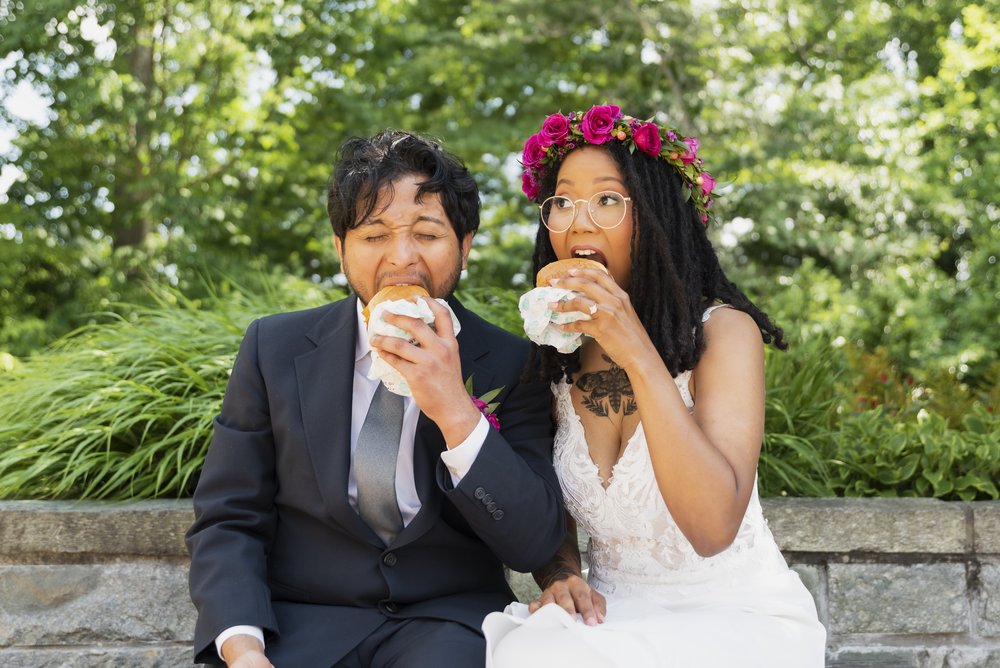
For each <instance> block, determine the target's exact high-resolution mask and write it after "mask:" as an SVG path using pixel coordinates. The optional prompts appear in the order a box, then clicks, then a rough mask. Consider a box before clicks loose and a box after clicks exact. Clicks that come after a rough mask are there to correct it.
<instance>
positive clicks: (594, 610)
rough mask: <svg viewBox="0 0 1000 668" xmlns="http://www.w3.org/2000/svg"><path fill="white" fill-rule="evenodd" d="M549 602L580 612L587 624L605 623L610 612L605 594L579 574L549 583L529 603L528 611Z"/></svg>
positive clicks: (568, 610)
mask: <svg viewBox="0 0 1000 668" xmlns="http://www.w3.org/2000/svg"><path fill="white" fill-rule="evenodd" d="M547 603H555V604H557V605H558V606H559V607H561V608H562V609H563V610H565V611H566V612H568V613H569V614H570V615H576V614H579V615H580V616H581V617H583V621H584V623H586V624H587V626H596V625H597V624H603V623H604V615H605V614H607V612H608V604H607V601H605V600H604V596H603V595H601V594H600V593H598V592H596V591H594V590H593V589H591V588H590V585H589V584H587V581H586V580H584V579H583V578H581V577H580V576H579V575H570V576H569V577H567V578H564V579H562V580H556V581H555V582H552V583H551V584H549V586H548V587H546V588H545V591H543V592H542V594H541V595H540V596H539V597H538V598H536V599H535V600H534V601H532V602H531V603H529V604H528V611H529V612H535V611H536V610H538V609H539V608H541V607H542V606H543V605H545V604H547Z"/></svg>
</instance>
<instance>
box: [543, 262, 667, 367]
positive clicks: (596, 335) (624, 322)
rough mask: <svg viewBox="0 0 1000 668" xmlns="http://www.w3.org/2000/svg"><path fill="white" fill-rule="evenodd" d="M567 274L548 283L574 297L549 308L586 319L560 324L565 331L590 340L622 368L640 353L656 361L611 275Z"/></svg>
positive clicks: (593, 271)
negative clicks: (574, 294) (587, 317)
mask: <svg viewBox="0 0 1000 668" xmlns="http://www.w3.org/2000/svg"><path fill="white" fill-rule="evenodd" d="M569 274H570V275H569V276H564V277H561V278H558V279H554V280H552V281H550V284H551V285H552V286H553V287H559V288H565V289H567V290H572V291H573V292H575V293H577V296H575V297H574V298H572V299H567V300H565V301H561V302H559V303H556V304H553V305H552V308H553V310H554V311H556V312H559V313H569V312H574V311H576V312H581V313H584V314H586V315H587V316H589V319H582V320H577V321H575V322H571V323H567V324H565V325H560V327H561V329H562V330H563V331H564V332H579V333H582V334H586V335H588V336H590V337H592V338H593V339H595V340H596V341H597V343H598V344H599V345H600V346H601V348H602V349H603V350H604V352H605V353H607V354H608V355H609V356H610V357H611V359H613V360H614V361H615V363H616V364H617V365H618V366H620V367H622V368H626V369H627V368H629V367H630V366H632V362H633V361H634V360H636V359H638V358H639V356H641V355H643V354H645V355H649V354H650V353H652V354H654V355H655V356H656V358H659V354H657V353H656V350H655V349H654V348H653V342H652V341H651V340H650V338H649V335H648V334H647V333H646V328H645V327H643V325H642V322H641V321H640V320H639V316H638V314H637V313H636V312H635V309H634V308H632V301H631V300H630V299H629V296H628V293H626V292H625V291H624V290H622V289H621V288H620V287H619V286H618V284H617V283H615V280H614V279H613V278H611V276H610V275H608V274H607V273H606V272H603V271H598V270H596V269H571V270H570V272H569Z"/></svg>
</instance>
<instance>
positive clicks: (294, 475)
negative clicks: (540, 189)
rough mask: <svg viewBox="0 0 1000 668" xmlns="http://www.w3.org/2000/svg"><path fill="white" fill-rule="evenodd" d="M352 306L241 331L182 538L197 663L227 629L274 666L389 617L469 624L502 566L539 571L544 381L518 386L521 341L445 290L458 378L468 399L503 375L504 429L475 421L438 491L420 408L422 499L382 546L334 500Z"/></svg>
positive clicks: (551, 482)
mask: <svg viewBox="0 0 1000 668" xmlns="http://www.w3.org/2000/svg"><path fill="white" fill-rule="evenodd" d="M355 303H356V298H354V297H351V298H348V299H344V300H342V301H339V302H335V303H332V304H328V305H326V306H322V307H319V308H315V309H311V310H307V311H298V312H294V313H284V314H279V315H274V316H269V317H266V318H263V319H260V320H257V321H255V322H253V323H252V324H251V325H250V327H249V328H248V329H247V332H246V336H245V337H244V339H243V343H242V344H241V346H240V351H239V354H238V355H237V358H236V363H235V365H234V367H233V372H232V376H231V378H230V380H229V385H228V387H227V389H226V395H225V399H224V400H223V404H222V411H221V413H220V414H219V416H218V417H217V418H216V421H215V434H214V437H213V440H212V444H211V446H210V448H209V451H208V455H207V457H206V459H205V465H204V468H203V470H202V473H201V478H200V480H199V482H198V487H197V491H196V492H195V495H194V505H195V523H194V525H193V526H192V527H191V529H190V530H189V531H188V534H187V543H188V549H189V550H190V552H191V574H190V586H191V597H192V599H193V600H194V603H195V606H196V607H197V608H198V622H197V626H196V629H195V655H196V656H195V660H196V661H199V662H218V656H217V654H216V651H215V645H214V639H215V637H216V636H217V635H218V634H219V633H220V632H221V631H223V630H225V629H226V628H228V627H230V626H234V625H238V624H251V625H256V626H260V627H262V628H263V629H264V633H265V637H266V639H267V654H268V655H269V657H271V660H272V661H273V662H274V663H275V665H277V666H278V667H279V668H282V667H285V666H296V667H299V666H303V667H306V668H308V667H310V666H324V667H325V666H330V665H332V664H333V663H335V662H337V661H338V660H339V659H341V658H342V657H343V656H344V655H346V654H347V653H348V652H350V651H351V650H352V649H353V648H354V647H356V646H357V645H358V643H360V642H361V641H362V640H363V639H364V638H365V637H367V636H368V635H369V634H370V633H371V632H372V631H373V630H374V629H375V628H376V627H377V626H378V625H380V624H381V623H382V622H383V621H384V620H385V619H386V618H387V617H388V618H396V619H406V618H412V617H425V618H435V619H442V620H451V621H455V622H459V623H462V624H465V625H467V626H469V627H471V628H473V629H476V630H478V629H479V625H480V623H481V622H482V619H483V617H484V616H485V615H486V614H487V613H488V612H490V611H492V610H498V609H502V608H503V607H504V606H505V605H506V604H507V603H508V602H509V601H510V600H511V599H512V594H511V591H510V589H509V587H508V586H507V583H506V581H505V579H504V572H503V567H502V563H506V564H507V565H508V566H510V567H511V568H513V569H515V570H518V571H530V570H533V569H535V568H538V567H539V566H541V565H542V564H543V563H545V562H546V561H547V560H548V559H549V558H550V557H551V556H552V554H553V553H554V552H555V550H556V548H557V547H558V545H559V543H560V541H561V540H562V538H563V535H564V533H565V523H564V519H563V507H562V499H561V494H560V491H559V485H558V481H557V480H556V477H555V473H554V471H553V469H552V430H553V427H552V423H551V419H550V413H549V407H550V393H549V390H548V387H547V386H546V384H544V383H521V382H520V380H519V375H520V373H521V370H522V368H523V365H524V362H525V360H526V356H527V352H528V345H527V343H526V342H525V341H523V340H522V339H519V338H517V337H515V336H513V335H511V334H509V333H507V332H504V331H503V330H501V329H499V328H497V327H495V326H493V325H491V324H489V323H487V322H486V321H484V320H482V319H481V318H479V317H478V316H476V315H475V314H473V313H471V312H469V311H467V310H466V309H464V308H463V307H462V306H461V304H459V303H458V301H457V300H454V299H452V300H451V306H452V308H453V309H454V311H455V313H456V314H457V316H458V319H459V321H460V322H461V325H462V331H461V333H460V334H459V336H458V341H459V348H460V351H461V358H462V374H463V378H467V377H468V376H469V375H472V376H473V379H474V384H475V387H474V390H475V393H476V394H477V395H478V394H482V393H485V392H487V391H489V390H490V389H493V388H495V387H499V386H501V385H502V386H505V389H504V391H503V393H502V394H501V395H500V397H499V401H500V407H499V409H498V411H497V414H498V417H499V419H500V425H501V431H500V432H497V431H496V430H494V429H492V428H491V429H490V433H489V436H488V437H487V438H486V441H485V443H484V444H483V447H482V450H481V451H480V453H479V455H478V457H477V459H476V461H475V463H474V465H473V466H472V469H471V470H470V471H469V473H468V475H466V476H465V477H464V478H463V479H462V481H461V484H459V485H458V487H453V486H452V483H451V478H450V476H449V474H448V472H447V469H446V468H445V467H444V464H443V463H442V462H441V458H440V453H441V452H442V451H443V450H444V448H445V447H446V446H445V443H444V439H443V437H442V436H441V433H440V431H439V430H438V429H437V427H436V425H435V424H434V423H433V422H431V421H430V420H429V419H428V418H427V417H426V416H424V415H423V414H421V416H420V418H419V420H418V423H417V430H416V437H415V442H414V476H415V478H416V486H417V492H418V494H419V496H420V500H421V504H422V506H421V509H420V512H419V513H418V514H417V516H416V517H415V518H414V519H413V521H412V522H411V523H410V525H409V526H407V527H406V528H405V529H404V530H403V531H402V532H401V533H400V534H399V535H398V536H397V537H396V538H395V540H394V541H393V543H392V544H391V545H390V546H388V548H386V547H384V546H383V545H382V543H381V541H380V540H379V539H378V537H377V536H376V535H375V533H374V532H373V531H372V530H371V529H370V528H369V527H368V525H366V524H365V523H364V522H363V521H362V520H361V518H360V517H359V516H358V514H357V513H356V512H355V511H354V510H353V509H352V508H351V506H350V504H349V503H348V500H347V479H348V468H349V465H350V427H351V401H352V398H351V394H352V387H353V373H354V351H355V340H356V338H357V310H356V305H355ZM455 401H456V402H459V401H468V399H467V398H466V397H464V396H459V397H455Z"/></svg>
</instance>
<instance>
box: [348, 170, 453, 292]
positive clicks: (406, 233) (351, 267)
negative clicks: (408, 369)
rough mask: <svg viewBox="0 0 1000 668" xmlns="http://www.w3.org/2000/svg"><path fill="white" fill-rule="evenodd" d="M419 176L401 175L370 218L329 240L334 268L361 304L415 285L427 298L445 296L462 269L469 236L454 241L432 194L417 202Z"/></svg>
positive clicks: (384, 191) (437, 198) (381, 195)
mask: <svg viewBox="0 0 1000 668" xmlns="http://www.w3.org/2000/svg"><path fill="white" fill-rule="evenodd" d="M422 180H423V177H421V176H419V175H407V176H402V177H400V178H398V179H396V180H395V181H393V182H392V191H390V190H389V188H383V189H382V191H381V192H379V195H378V200H377V201H376V203H375V209H374V210H373V211H372V214H371V216H370V217H369V218H368V219H366V220H362V221H360V224H359V225H357V226H356V227H354V228H352V229H350V230H348V231H347V234H346V235H344V239H343V241H341V240H340V239H339V238H337V237H336V236H334V238H333V243H334V245H335V246H336V248H337V255H338V256H340V267H341V270H342V271H343V272H344V275H346V276H347V282H348V283H349V284H350V286H351V289H352V290H354V292H356V293H357V295H358V297H360V298H361V301H362V303H364V304H367V303H368V300H370V299H371V298H372V296H373V295H374V294H375V293H376V292H378V291H379V290H381V289H382V288H384V287H386V286H387V285H403V284H411V285H421V286H423V287H424V289H425V290H427V292H429V293H430V294H431V296H432V297H437V298H446V297H448V296H450V295H451V293H452V292H453V291H454V290H455V286H456V285H458V277H459V275H460V274H461V273H462V269H464V268H465V267H466V259H467V258H468V256H469V249H470V248H471V247H472V234H471V233H469V234H467V235H466V236H465V238H464V239H462V241H461V243H459V240H458V237H457V236H456V235H455V230H454V228H453V227H452V226H451V221H450V220H449V219H448V216H447V214H446V213H445V211H444V207H443V206H441V197H440V195H438V194H437V193H426V194H425V195H424V198H423V201H422V202H418V201H417V199H416V197H417V184H418V183H419V182H420V181H422Z"/></svg>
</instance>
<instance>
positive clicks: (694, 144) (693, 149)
mask: <svg viewBox="0 0 1000 668" xmlns="http://www.w3.org/2000/svg"><path fill="white" fill-rule="evenodd" d="M684 143H685V144H687V145H688V151H687V153H685V154H684V155H682V156H681V161H682V162H683V163H684V164H685V165H690V164H691V163H692V162H694V161H695V160H697V159H698V156H697V153H698V138H697V137H687V138H686V139H685V140H684Z"/></svg>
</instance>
